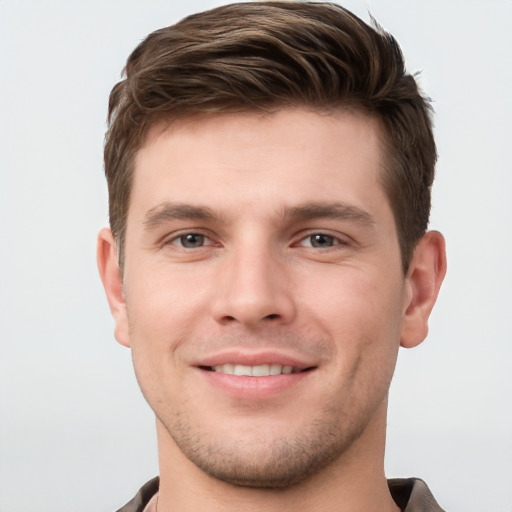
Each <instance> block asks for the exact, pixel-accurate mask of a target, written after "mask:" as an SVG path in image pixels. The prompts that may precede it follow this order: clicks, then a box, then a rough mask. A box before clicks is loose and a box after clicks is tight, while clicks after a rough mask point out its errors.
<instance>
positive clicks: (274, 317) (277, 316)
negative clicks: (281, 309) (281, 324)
mask: <svg viewBox="0 0 512 512" xmlns="http://www.w3.org/2000/svg"><path fill="white" fill-rule="evenodd" d="M265 318H268V319H269V320H275V319H276V318H279V315H277V314H276V313H272V314H271V315H267V316H266V317H265Z"/></svg>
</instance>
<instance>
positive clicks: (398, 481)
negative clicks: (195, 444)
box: [117, 477, 444, 512]
mask: <svg viewBox="0 0 512 512" xmlns="http://www.w3.org/2000/svg"><path fill="white" fill-rule="evenodd" d="M159 485H160V479H159V478H158V477H156V478H153V479H152V480H150V481H149V482H147V483H146V484H144V485H143V486H142V487H141V489H140V491H139V492H138V493H137V495H136V496H135V497H134V498H133V499H132V500H131V501H129V502H128V503H127V504H126V505H125V506H124V507H121V508H120V509H119V510H118V511H117V512H154V510H155V505H156V496H157V494H158V486H159ZM388 486H389V491H390V493H391V496H392V497H393V499H394V500H395V503H396V504H397V505H398V506H399V507H400V510H401V511H402V512H444V510H443V509H442V508H441V507H440V506H439V505H438V504H437V501H436V500H435V499H434V496H432V493H431V492H430V489H429V488H428V487H427V484H426V483H425V482H424V481H423V480H420V479H419V478H393V479H391V480H388Z"/></svg>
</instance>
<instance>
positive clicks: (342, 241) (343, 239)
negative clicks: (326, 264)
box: [292, 229, 353, 250]
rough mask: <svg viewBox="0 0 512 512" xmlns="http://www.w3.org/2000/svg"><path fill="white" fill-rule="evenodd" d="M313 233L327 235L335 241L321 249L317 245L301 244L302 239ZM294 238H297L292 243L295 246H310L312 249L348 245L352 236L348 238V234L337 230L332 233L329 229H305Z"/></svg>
mask: <svg viewBox="0 0 512 512" xmlns="http://www.w3.org/2000/svg"><path fill="white" fill-rule="evenodd" d="M314 235H323V236H327V237H329V238H333V239H334V241H335V243H334V245H332V246H331V247H325V248H323V249H321V248H318V247H312V246H311V245H303V242H304V241H306V240H307V239H308V238H311V237H312V236H314ZM295 240H297V241H296V242H294V243H293V244H292V245H293V246H295V247H297V246H298V247H310V248H313V249H321V250H327V249H333V248H335V247H338V246H347V245H350V243H351V242H353V240H352V238H350V237H349V236H348V235H346V234H344V233H339V232H336V233H333V232H332V231H330V230H329V229H311V230H307V231H305V232H302V233H299V234H298V235H297V236H296V237H295Z"/></svg>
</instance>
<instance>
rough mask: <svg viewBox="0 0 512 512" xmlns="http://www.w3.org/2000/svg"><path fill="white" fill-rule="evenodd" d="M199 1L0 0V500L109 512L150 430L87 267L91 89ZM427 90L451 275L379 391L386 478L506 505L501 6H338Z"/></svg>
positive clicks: (126, 494)
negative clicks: (400, 55) (422, 334)
mask: <svg viewBox="0 0 512 512" xmlns="http://www.w3.org/2000/svg"><path fill="white" fill-rule="evenodd" d="M220 3H221V2H215V1H211V0H196V1H191V0H187V1H185V0H165V1H159V0H145V1H142V0H139V1H135V0H88V1H70V0H44V1H41V0H0V123H1V124H0V130H1V132H0V173H1V180H0V222H1V224H0V342H1V352H0V354H1V356H0V393H1V394H0V399H1V401H0V414H1V417H0V443H1V444H0V512H8V511H9V512H10V511H14V510H16V511H17V512H31V511H33V510H38V511H41V512H46V511H48V512H50V511H51V512H70V511H73V512H86V511H87V512H90V511H93V510H95V511H100V512H101V511H109V510H115V509H117V507H119V506H121V505H122V504H123V503H124V502H125V501H127V500H128V499H129V498H130V497H131V496H132V495H133V494H134V493H135V491H136V490H137V489H138V487H139V486H140V485H141V484H142V483H143V482H144V481H145V480H147V479H149V478H150V477H152V476H154V475H155V474H156V473H157V462H156V446H155V436H154V425H153V418H152V414H151V411H150V410H149V408H148V407H147V405H146V404H145V402H144V401H143V399H142V397H141V395H140V392H139V391H138V388H137V385H136V383H135V378H134V377H133V372H132V368H131V362H130V354H129V351H128V350H127V349H124V348H122V347H120V346H118V345H117V344H116V343H115V341H114V339H113V336H112V330H113V328H112V322H111V319H110V316H109V313H108V308H107V303H106V300H105V298H104V295H103V290H102V288H101V285H100V281H99V278H98V277H97V272H96V264H95V237H96V233H97V231H98V230H99V228H100V227H101V226H103V225H105V224H106V218H107V216H106V212H107V206H106V203H107V195H106V185H105V183H104V178H103V174H102V143H103V133H104V130H105V116H106V110H107V97H108V93H109V91H110V89H111V87H112V86H113V85H114V83H115V82H116V81H117V80H118V78H119V73H120V71H121V68H122V67H123V64H124V61H125V59H126V57H127V56H128V54H129V52H130V51H131V50H132V49H133V48H134V47H135V45H136V44H137V43H138V42H139V41H140V40H141V39H142V38H143V37H144V36H145V35H147V33H149V32H150V31H152V30H154V29H157V28H160V27H161V26H164V25H169V24H172V23H174V22H175V21H177V20H178V19H179V18H181V17H183V16H184V15H186V14H189V13H192V12H195V11H198V10H203V9H205V8H208V7H211V6H214V5H219V4H220ZM344 5H346V6H347V7H349V8H351V9H352V10H354V11H355V12H356V13H357V14H359V15H360V16H362V17H363V18H364V19H366V20H368V14H367V9H370V10H371V11H372V13H373V15H374V16H375V17H376V18H377V19H378V20H379V22H380V23H381V24H382V25H383V26H384V27H385V28H387V29H388V30H390V31H391V32H392V33H394V34H395V36H396V37H397V38H398V40H399V41H400V43H401V45H402V47H403V49H404V53H405V55H406V59H407V61H408V68H409V70H410V71H412V72H414V71H419V70H422V75H421V79H420V81H421V84H422V86H423V87H424V88H425V89H426V91H427V92H428V94H429V95H430V96H432V97H433V98H434V105H435V109H436V111H437V115H436V135H437V140H438V147H439V154H440V160H439V165H438V177H437V182H436V185H435V189H434V207H433V214H432V227H433V228H436V229H440V230H441V231H443V233H444V234H445V235H446V238H447V241H448V255H449V272H448V277H447V279H446V281H445V285H444V288H443V290H442V292H441V295H440V298H439V303H438V306H437V308H436V310H435V311H434V314H433V316H432V321H431V333H430V336H429V338H428V339H427V341H426V342H425V343H424V344H423V345H422V346H421V347H419V348H417V349H414V350H411V351H402V352H401V354H400V358H399V363H398V368H397V374H396V379H395V382H394V384H393V386H392V390H391V400H390V402H391V403H390V416H389V436H388V439H389V441H388V451H387V459H386V467H387V472H388V475H389V476H413V475H414V476H420V477H422V478H424V479H425V480H427V482H428V483H429V485H430V487H431V488H432V490H433V492H434V494H435V495H436V497H437V499H438V501H439V502H440V503H441V504H442V505H443V506H444V507H445V508H446V509H447V510H449V511H452V512H456V511H461V512H462V511H464V512H487V511H493V512H511V511H512V339H511V338H512V336H511V332H512V273H511V267H512V227H511V225H512V207H511V200H510V196H511V194H512V178H511V174H512V173H511V167H510V163H509V161H510V157H509V155H510V146H511V144H512V140H511V139H512V129H511V125H512V122H511V119H512V108H511V107H512V101H511V91H512V85H511V84H512V36H511V34H512V1H511V0H487V1H475V0H429V1H426V0H425V1H419V0H409V1H405V0H403V1H398V0H370V1H368V2H367V3H363V2H361V1H358V0H351V1H347V2H345V3H344Z"/></svg>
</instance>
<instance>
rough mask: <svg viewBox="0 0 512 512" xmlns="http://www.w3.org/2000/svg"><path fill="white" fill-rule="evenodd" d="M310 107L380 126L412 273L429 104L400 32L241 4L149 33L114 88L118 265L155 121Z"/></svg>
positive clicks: (431, 157)
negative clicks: (356, 115)
mask: <svg viewBox="0 0 512 512" xmlns="http://www.w3.org/2000/svg"><path fill="white" fill-rule="evenodd" d="M290 107H306V108H312V109H315V110H317V111H322V112H330V111H334V110H337V109H345V110H352V111H359V112H362V113H365V114H367V115H368V116H371V117H372V118H374V119H375V120H376V121H377V122H378V124H379V127H380V133H381V144H382V151H383V161H382V176H381V180H382V186H383V187H384V190H385V192H386V194H387V197H388V199H389V202H390V205H391V208H392V210H393V214H394V218H395V222H396V227H397V233H398V240H399V244H400V250H401V259H402V266H403V269H404V272H406V271H407V269H408V266H409V263H410V260H411V257H412V254H413V250H414V247H415V245H416V244H417V242H418V241H419V240H420V238H421V237H422V236H423V234H424V233H425V231H426V229H427V225H428V219H429V212H430V188H431V185H432V181H433V178H434V166H435V161H436V147H435V143H434V139H433V135H432V127H431V119H430V107H429V103H428V101H427V100H426V99H425V98H424V97H423V96H422V95H421V94H420V92H419V90H418V86H417V84H416V82H415V80H414V78H413V77H412V76H411V75H409V74H407V73H406V71H405V66H404V60H403V57H402V54H401V51H400V48H399V46H398V44H397V42H396V41H395V39H394V38H393V37H392V36H391V35H390V34H388V33H386V32H384V31H383V30H382V29H380V28H379V27H376V28H372V27H370V26H368V25H367V24H365V23H364V22H362V21H361V20H360V19H359V18H357V17H356V16H354V15H353V14H352V13H350V12H349V11H347V10H345V9H344V8H342V7H340V6H338V5H335V4H331V3H316V2H285V1H277V2H276V1H270V2H248V3H241V4H232V5H227V6H223V7H219V8H216V9H212V10H210V11H207V12H204V13H200V14H196V15H192V16H189V17H187V18H185V19H184V20H182V21H181V22H179V23H177V24H176V25H173V26H170V27H167V28H164V29H161V30H157V31H156V32H153V33H152V34H150V35H149V36H148V37H147V38H146V39H145V40H144V41H143V42H142V43H141V44H140V45H139V46H138V47H137V48H136V49H135V50H134V52H133V53H132V54H131V55H130V57H129V58H128V62H127V64H126V68H125V78H124V79H123V80H122V81H121V82H119V83H118V84H117V85H116V86H115V87H114V89H113V90H112V93H111V96H110V103H109V129H108V132H107V136H106V144H105V173H106V176H107V181H108V187H109V204H110V210H109V213H110V224H111V228H112V232H113V234H114V237H115V239H116V242H117V247H118V253H119V259H120V266H121V269H122V268H123V260H124V239H125V231H126V219H127V213H128V209H129V205H130V196H131V188H132V182H133V171H134V161H135V156H136V154H137V152H138V151H139V149H140V148H141V147H142V145H143V144H144V142H145V140H146V138H147V134H148V132H149V130H150V129H151V127H153V126H155V125H156V124H158V123H161V122H165V123H169V124H170V123H172V122H174V121H176V120H180V119H184V118H191V117H201V116H211V115H215V114H220V113H235V112H263V113H264V112H274V111H277V110H280V109H283V108H290Z"/></svg>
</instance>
